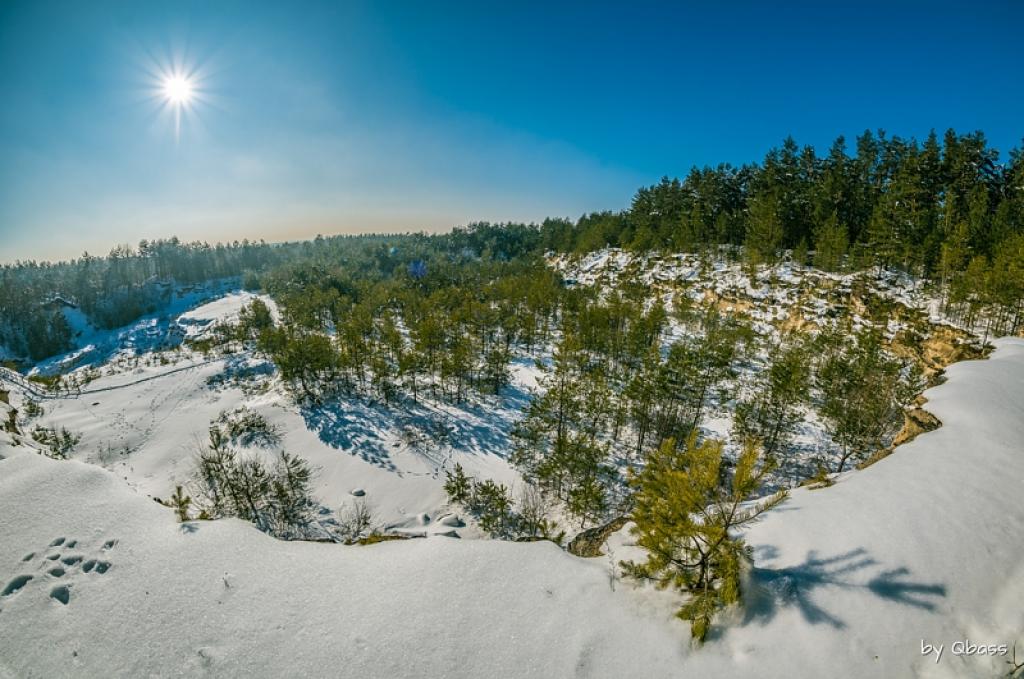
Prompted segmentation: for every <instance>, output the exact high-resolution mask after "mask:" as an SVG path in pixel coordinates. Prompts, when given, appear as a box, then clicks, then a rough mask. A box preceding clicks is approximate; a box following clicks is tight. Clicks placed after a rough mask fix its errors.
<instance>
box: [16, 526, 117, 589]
mask: <svg viewBox="0 0 1024 679" xmlns="http://www.w3.org/2000/svg"><path fill="white" fill-rule="evenodd" d="M79 546H80V545H79V541H78V540H75V539H69V538H66V537H58V538H55V539H54V540H52V541H51V542H50V544H49V545H48V546H47V547H46V548H44V549H42V550H40V551H37V552H29V553H28V554H26V555H25V556H23V557H22V558H21V560H20V563H24V564H27V563H29V562H32V561H35V565H36V569H37V570H38V571H40V577H41V578H42V580H41V581H40V582H41V583H42V584H41V586H42V587H44V588H45V587H46V586H48V585H47V584H46V583H47V582H49V583H51V584H50V585H49V587H50V590H49V597H50V598H51V599H53V600H54V601H57V602H59V603H60V604H62V605H65V606H66V605H68V604H69V603H70V602H71V591H72V589H74V588H75V587H77V586H78V584H77V581H79V580H83V581H86V580H90V579H92V578H94V577H96V576H98V575H103V574H105V573H106V572H107V571H109V570H110V569H111V568H112V566H113V564H111V563H110V561H108V560H105V559H101V558H99V556H100V555H101V554H102V555H103V556H106V555H107V554H108V553H109V552H110V551H111V550H112V549H114V547H115V546H117V540H116V539H110V540H107V541H106V542H104V543H103V545H102V546H101V547H100V548H99V549H97V550H96V551H95V552H94V556H87V555H85V554H83V553H81V552H80V551H78V550H76V551H74V552H68V551H67V550H69V549H73V548H75V547H79ZM35 579H36V576H35V575H29V574H23V575H18V576H16V577H14V578H13V579H12V580H10V581H9V582H8V583H7V584H6V585H5V586H4V588H3V589H2V590H0V597H5V598H6V597H10V596H13V595H15V594H17V593H18V592H20V591H22V590H23V589H25V588H26V586H27V585H29V584H30V583H31V582H32V581H33V580H35ZM33 587H34V585H33ZM31 588H32V587H29V589H31Z"/></svg>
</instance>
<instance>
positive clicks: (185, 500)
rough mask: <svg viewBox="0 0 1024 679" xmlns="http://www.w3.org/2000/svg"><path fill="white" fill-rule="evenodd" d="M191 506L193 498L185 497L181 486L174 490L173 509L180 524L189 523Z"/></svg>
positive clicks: (172, 497)
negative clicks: (189, 508)
mask: <svg viewBox="0 0 1024 679" xmlns="http://www.w3.org/2000/svg"><path fill="white" fill-rule="evenodd" d="M191 504H192V498H191V497H189V496H188V495H185V491H183V490H182V489H181V486H177V487H176V488H175V489H174V495H172V496H171V507H172V508H173V509H174V513H175V514H176V515H177V517H178V522H179V523H185V522H186V521H188V518H189V517H188V507H189V505H191Z"/></svg>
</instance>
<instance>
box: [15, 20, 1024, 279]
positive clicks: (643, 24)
mask: <svg viewBox="0 0 1024 679" xmlns="http://www.w3.org/2000/svg"><path fill="white" fill-rule="evenodd" d="M488 4H489V3H427V2H387V3H383V2H382V3H341V2H330V3H300V2H290V3H274V4H259V3H256V2H238V3H232V2H226V1H221V2H201V3H189V2H175V3H102V2H95V3H81V2H66V3H46V2H31V3H29V2H17V1H11V0H8V1H7V2H3V3H0V92H2V93H3V106H2V107H0V261H11V260H14V259H18V258H35V259H43V258H45V259H53V258H62V257H68V256H74V255H77V254H80V253H81V252H82V251H83V250H88V251H90V252H91V253H92V254H104V253H106V252H107V251H108V250H109V249H110V247H111V246H112V245H114V244H117V243H132V244H134V243H137V242H138V241H139V240H140V239H142V238H156V237H168V236H171V235H177V236H179V237H180V238H183V239H187V240H192V239H202V240H208V241H211V242H213V241H217V240H233V239H236V238H237V239H241V238H243V237H249V238H254V239H258V238H265V239H267V240H284V239H295V238H306V237H311V236H313V235H315V234H317V233H324V234H330V233H355V232H363V231H407V230H421V229H422V230H430V231H436V230H445V229H448V228H451V227H452V226H454V225H456V224H462V223H466V222H468V221H472V220H491V221H506V220H540V219H542V218H543V217H545V216H549V215H550V216H567V217H576V216H578V215H580V214H581V213H583V212H584V211H591V210H601V209H620V208H622V207H625V206H626V205H628V202H629V199H630V197H631V196H632V194H633V192H634V191H635V190H636V188H638V187H639V186H641V185H643V184H649V183H652V182H654V181H656V180H657V179H658V178H659V177H661V176H662V175H681V174H684V173H685V172H686V171H687V170H688V169H689V168H690V167H691V166H692V165H704V164H717V163H718V162H731V163H734V164H739V163H743V162H748V161H753V160H758V159H760V158H761V157H762V156H763V155H764V153H765V151H767V150H768V149H769V148H770V147H772V146H775V145H778V144H779V143H780V142H781V140H782V139H783V138H784V137H785V136H786V135H788V134H792V135H793V136H794V137H795V138H796V139H797V141H798V142H800V143H810V144H814V145H815V146H822V147H825V146H827V145H828V144H829V143H830V142H831V140H832V139H833V138H834V137H835V136H836V135H838V134H844V135H846V136H847V137H848V138H849V139H851V140H852V137H853V136H854V135H856V134H858V133H860V132H862V131H863V130H864V129H866V128H871V129H878V128H884V129H885V130H887V131H888V132H889V133H890V134H897V135H901V136H917V137H919V138H922V137H924V136H925V135H926V134H927V133H928V131H929V129H931V128H935V129H937V130H939V131H940V132H941V131H942V130H944V129H945V128H947V127H954V128H956V129H958V130H961V131H971V130H976V129H980V130H983V131H984V132H985V133H986V135H987V136H988V138H989V140H990V142H991V143H992V144H993V145H994V146H996V147H997V148H999V149H1001V150H1002V151H1004V154H1005V152H1006V151H1008V150H1009V149H1010V148H1011V147H1013V146H1019V145H1020V144H1021V139H1022V137H1024V125H1022V120H1024V115H1022V114H1024V82H1022V81H1024V78H1022V75H1021V74H1022V73H1024V48H1022V47H1021V40H1020V29H1021V26H1024V3H1021V2H1017V1H1016V0H1005V1H999V0H994V1H990V2H974V3H968V2H943V1H942V0H931V1H928V2H898V1H897V0H890V1H889V2H884V3H882V2H877V3H876V2H857V3H838V2H837V3H825V2H814V3H810V2H806V3H801V2H792V3H766V2H734V3H704V2H701V3H684V2H671V3H670V2H665V3H608V4H601V3H596V2H587V3H583V2H580V3H565V4H559V6H557V7H552V6H546V5H551V4H554V3H547V4H541V3H537V4H530V3H525V2H524V3H507V4H506V5H505V6H504V7H491V6H488ZM144 5H146V6H144ZM776 5H778V6H776ZM174 63H184V64H185V65H187V66H188V67H189V68H195V69H196V74H195V80H196V87H197V90H198V91H199V93H200V94H201V95H202V96H201V98H202V101H200V102H197V103H196V106H195V109H194V110H193V111H191V112H189V113H188V114H187V115H186V116H185V118H184V119H183V121H182V123H181V127H180V131H179V132H178V133H176V132H175V124H174V121H173V116H172V115H171V114H170V112H169V110H167V109H164V110H160V104H161V100H160V99H159V98H158V97H154V96H153V92H154V89H155V88H156V89H158V88H159V83H158V82H157V80H158V78H157V77H155V76H154V72H155V71H157V70H159V69H160V68H164V69H166V68H167V67H168V66H169V65H171V64H174Z"/></svg>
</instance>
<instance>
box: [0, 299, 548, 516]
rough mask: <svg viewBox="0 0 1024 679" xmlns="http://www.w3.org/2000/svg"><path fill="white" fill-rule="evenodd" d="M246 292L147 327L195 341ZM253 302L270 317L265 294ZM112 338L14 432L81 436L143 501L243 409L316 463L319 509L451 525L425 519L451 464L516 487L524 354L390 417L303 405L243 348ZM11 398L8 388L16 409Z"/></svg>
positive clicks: (79, 454)
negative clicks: (487, 387)
mask: <svg viewBox="0 0 1024 679" xmlns="http://www.w3.org/2000/svg"><path fill="white" fill-rule="evenodd" d="M255 297H256V295H253V294H251V293H247V292H231V293H228V294H226V295H224V296H222V297H220V298H218V299H215V300H213V301H211V302H208V303H205V304H202V305H200V306H198V307H196V308H193V309H191V310H188V311H185V312H184V313H181V314H180V315H179V316H167V315H165V316H164V317H162V318H161V319H160V320H159V323H158V322H157V321H158V319H156V318H154V319H152V322H153V323H154V324H155V325H154V326H153V327H154V328H159V330H154V331H153V334H154V335H160V336H164V335H166V334H167V333H168V331H169V329H170V330H173V329H175V328H179V329H181V330H180V335H181V336H183V337H187V338H189V339H196V338H202V337H203V336H204V335H205V334H206V333H208V332H210V330H211V329H212V328H213V327H214V325H216V324H217V323H221V322H231V321H235V320H237V317H238V313H239V311H240V310H241V308H242V307H243V306H245V305H246V304H248V303H249V302H251V301H252V299H254V298H255ZM261 299H263V301H264V302H266V303H267V304H268V305H269V306H270V307H271V311H272V313H274V314H275V315H277V313H278V312H277V309H276V306H275V305H274V303H273V301H272V300H271V299H270V298H268V297H266V296H261ZM137 327H142V326H141V324H136V326H133V328H137ZM136 335H137V333H133V334H132V335H131V336H132V337H134V336H136ZM116 337H122V339H123V338H124V337H126V335H125V333H123V332H122V333H114V334H113V335H112V336H111V337H110V338H108V344H106V345H105V346H107V347H108V350H109V351H108V352H107V355H109V357H110V358H109V361H108V362H106V363H100V364H97V365H92V364H90V365H89V366H88V367H83V368H79V369H78V370H76V371H74V372H72V373H71V375H72V376H75V375H86V374H89V375H91V376H92V377H91V379H90V381H88V383H87V384H85V385H84V386H83V387H82V388H81V393H80V394H77V393H72V394H68V395H63V396H61V397H60V398H46V399H44V400H42V401H41V405H42V407H43V409H44V413H43V415H42V416H40V417H38V418H35V419H33V420H32V421H31V422H24V421H23V429H26V430H30V429H31V428H32V427H35V426H43V427H52V428H61V427H64V428H67V429H68V430H69V431H71V432H74V433H75V434H78V435H80V436H81V441H80V443H79V444H78V445H77V446H76V448H75V451H74V452H73V453H72V456H73V457H74V458H75V459H79V460H81V461H85V462H91V463H94V464H97V465H100V466H103V467H105V468H107V469H110V470H111V471H113V472H114V473H115V474H117V475H118V476H120V477H122V478H123V479H124V480H126V481H127V482H128V483H129V484H130V485H132V486H133V487H135V488H136V489H138V490H139V491H141V492H143V493H145V494H147V495H150V496H152V497H157V498H168V497H169V496H170V494H171V493H173V491H174V488H175V486H176V485H178V484H185V483H187V482H188V480H189V478H190V476H191V474H192V471H193V462H194V457H195V453H196V452H197V450H198V448H199V447H200V446H201V445H202V443H204V442H205V440H206V438H207V435H208V434H207V432H208V430H209V427H210V423H211V422H212V421H213V420H216V419H217V417H218V416H219V415H220V413H221V412H223V411H232V410H234V409H236V408H238V407H240V406H243V405H244V406H245V407H247V408H249V409H251V410H254V411H257V412H259V413H260V414H262V415H264V416H265V417H266V418H267V420H268V421H269V422H270V423H271V424H272V425H274V426H275V427H276V428H277V429H278V431H280V432H281V434H282V440H281V446H280V447H281V448H283V449H284V450H285V451H287V452H289V453H292V454H297V455H299V456H300V457H302V458H305V459H306V460H307V461H309V462H310V463H311V464H312V465H313V466H314V467H315V468H316V469H317V476H316V482H315V484H314V491H315V494H316V496H317V498H318V500H319V501H320V502H321V503H322V504H323V505H324V506H325V507H326V508H329V509H331V510H335V509H340V508H342V507H343V506H346V505H347V504H349V503H351V502H352V501H353V498H352V496H351V491H352V490H354V489H361V490H363V491H364V493H365V496H364V497H365V500H366V502H367V503H368V504H369V505H370V507H371V508H372V509H373V510H374V512H375V514H376V519H377V521H378V522H379V523H381V524H382V525H385V526H388V527H390V528H392V529H401V528H406V529H409V530H413V531H424V530H426V531H428V532H431V531H434V530H435V529H436V530H437V531H441V532H447V531H450V530H451V528H450V527H449V526H440V525H437V526H436V527H435V521H434V519H437V518H440V516H442V515H443V514H444V513H445V511H446V499H447V498H446V495H445V493H444V489H443V484H444V480H445V474H444V472H445V470H447V469H451V468H452V467H453V466H454V464H455V463H459V464H461V465H462V466H463V468H464V469H465V470H466V472H467V473H469V474H471V475H473V476H479V477H482V478H491V479H494V480H496V481H498V482H501V483H505V484H506V485H509V486H511V487H515V485H516V484H517V483H518V482H519V481H518V480H519V477H518V475H517V474H516V472H515V471H514V470H512V468H511V467H510V465H509V464H508V462H507V461H506V458H507V456H508V453H509V446H508V433H509V430H510V429H511V427H512V426H513V424H514V422H515V421H516V420H517V419H518V418H519V417H520V413H521V411H522V408H523V406H524V405H525V403H526V402H527V399H528V398H529V394H528V390H529V389H531V388H534V387H536V383H537V374H538V370H537V368H536V367H535V366H534V365H533V363H532V361H528V360H525V359H520V360H517V362H516V363H515V364H514V365H513V383H512V384H511V385H510V386H509V387H508V388H506V389H505V390H504V391H503V394H502V396H501V397H500V398H498V399H493V398H492V399H488V400H487V401H486V402H483V401H481V400H480V399H477V400H472V399H471V400H470V401H467V402H465V403H462V404H457V405H456V404H448V403H437V402H434V403H426V402H424V403H421V404H420V405H419V406H408V407H403V412H401V413H400V412H398V411H397V410H396V409H393V408H388V407H386V406H384V405H383V404H379V405H375V404H372V403H368V402H366V401H363V400H359V399H347V400H344V399H343V400H341V401H339V402H336V403H333V404H330V405H328V406H323V407H320V408H315V409H304V408H300V407H299V406H297V405H296V404H295V403H294V402H293V400H292V399H291V398H290V397H289V396H288V394H287V393H286V392H285V390H284V388H283V386H282V385H281V384H280V382H279V381H278V380H277V378H276V376H275V374H274V366H273V365H272V364H271V363H269V362H266V361H264V360H262V359H257V358H254V357H253V356H252V355H251V354H250V353H248V352H242V353H238V354H234V355H229V356H213V357H210V356H205V355H203V354H202V353H199V352H196V351H192V350H190V349H188V347H187V345H182V346H180V347H178V348H176V349H174V350H172V351H162V352H145V351H141V350H138V351H137V350H136V349H135V347H134V346H133V345H128V346H125V347H122V348H121V349H119V350H115V349H113V348H112V343H113V342H114V340H115V338H116ZM23 396H24V392H23V391H19V390H18V389H15V390H14V392H13V393H12V397H11V398H12V400H13V402H14V404H15V406H16V407H21V404H22V401H21V399H22V397H23ZM21 410H22V411H24V408H21ZM254 452H256V453H257V454H266V455H271V454H272V453H271V452H269V451H263V452H262V453H260V451H254ZM425 517H426V519H425ZM471 531H472V529H468V532H471ZM464 532H466V531H464Z"/></svg>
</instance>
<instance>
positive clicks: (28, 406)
mask: <svg viewBox="0 0 1024 679" xmlns="http://www.w3.org/2000/svg"><path fill="white" fill-rule="evenodd" d="M23 408H24V411H25V417H27V418H28V419H30V420H31V419H33V418H35V417H41V416H42V415H43V413H44V412H45V411H44V410H43V406H41V405H40V404H39V401H36V400H35V399H31V398H30V399H26V400H25V405H24V406H23Z"/></svg>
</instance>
